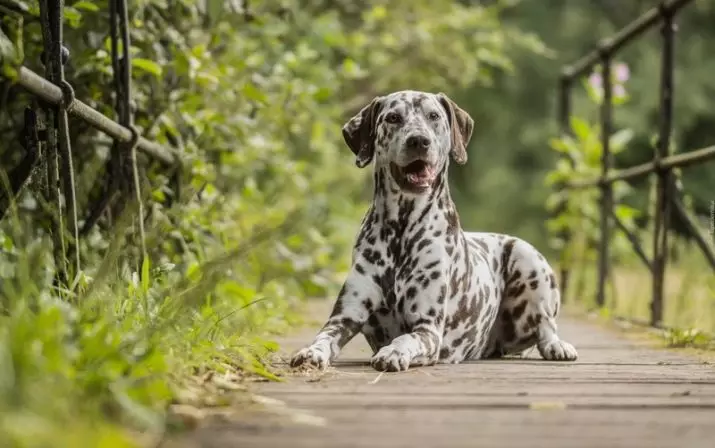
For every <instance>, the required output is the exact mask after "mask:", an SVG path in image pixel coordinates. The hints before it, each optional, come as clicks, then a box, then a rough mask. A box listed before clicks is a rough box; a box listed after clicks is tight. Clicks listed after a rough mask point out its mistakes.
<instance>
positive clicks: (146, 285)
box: [142, 256, 151, 294]
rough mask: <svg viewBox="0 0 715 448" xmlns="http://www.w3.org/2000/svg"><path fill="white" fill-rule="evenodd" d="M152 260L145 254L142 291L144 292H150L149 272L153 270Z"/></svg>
mask: <svg viewBox="0 0 715 448" xmlns="http://www.w3.org/2000/svg"><path fill="white" fill-rule="evenodd" d="M150 265H151V262H150V261H149V257H148V256H145V257H144V261H142V291H143V292H144V294H146V293H148V292H149V285H150V283H149V279H150V277H149V272H150V271H151V266H150Z"/></svg>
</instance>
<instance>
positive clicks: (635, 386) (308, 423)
mask: <svg viewBox="0 0 715 448" xmlns="http://www.w3.org/2000/svg"><path fill="white" fill-rule="evenodd" d="M330 305H331V304H330V303H328V302H325V303H320V304H318V305H316V306H315V307H313V308H312V309H311V316H310V317H311V318H312V319H315V320H316V321H319V322H322V320H323V319H324V318H325V317H326V316H327V315H328V312H329V309H330ZM316 328H317V326H316V327H311V328H306V329H303V330H301V331H300V332H296V333H295V334H292V335H290V336H289V337H287V338H285V339H284V340H282V341H280V342H281V343H282V351H281V356H282V357H283V359H285V360H287V359H288V357H289V355H290V353H292V352H293V350H295V349H297V348H299V347H302V346H303V345H304V344H307V343H308V342H310V341H311V340H312V338H313V336H314V335H315V331H316ZM560 333H561V334H562V336H563V338H564V339H566V340H568V341H569V342H571V343H573V344H574V345H575V346H576V348H577V349H578V351H579V360H578V361H577V362H575V363H558V362H546V361H543V360H541V359H540V357H539V354H538V352H536V350H533V351H532V352H531V353H526V354H525V356H526V358H524V359H514V358H512V359H506V360H498V361H478V362H468V363H464V364H460V365H437V366H433V367H422V368H415V369H411V370H409V371H407V372H403V373H384V374H380V373H379V372H376V371H375V370H373V369H372V368H371V367H370V366H369V363H368V360H369V358H370V352H369V350H368V348H367V344H366V343H365V342H364V340H363V338H362V337H361V336H358V337H356V338H355V339H354V340H353V341H352V342H351V343H350V344H348V346H347V347H345V350H344V351H343V353H342V355H341V357H340V359H339V360H338V362H337V363H336V364H335V366H334V368H331V369H330V370H329V371H327V372H326V373H324V374H322V375H306V374H287V375H286V376H285V377H284V379H285V381H284V382H282V383H259V384H256V385H255V387H253V391H254V392H255V393H256V394H259V395H260V396H259V397H258V398H256V399H255V400H254V401H256V402H258V403H261V406H259V407H258V408H257V409H256V410H255V411H254V412H250V413H245V414H243V415H239V416H237V417H236V418H233V419H231V421H225V422H223V423H217V422H213V423H211V422H209V423H207V424H206V425H205V426H203V427H200V428H199V429H198V430H196V431H195V432H194V433H192V434H190V435H188V436H184V437H181V440H180V441H177V442H174V443H168V444H166V445H165V446H168V447H172V448H175V447H176V448H178V447H182V448H184V447H186V448H189V447H191V448H198V447H201V448H219V447H242V448H250V447H275V448H281V447H311V448H317V447H369V448H377V447H390V448H396V447H410V448H414V447H492V446H494V447H500V448H504V447H512V446H513V447H520V448H524V447H550V448H555V447H565V448H566V447H567V448H576V447H604V448H610V447H624V448H626V447H628V448H634V447H648V448H659V447H677V448H696V447H703V448H705V447H708V448H710V447H714V446H715V366H713V365H711V364H707V363H704V362H702V361H699V360H697V359H695V358H691V357H688V356H685V355H681V354H676V353H673V352H671V351H666V350H657V349H649V348H646V347H643V346H640V345H636V344H634V343H633V342H629V341H627V340H626V339H623V338H621V337H620V336H619V335H617V334H615V333H614V332H610V331H607V330H604V329H603V328H601V327H600V326H598V325H595V324H593V323H589V322H586V321H585V320H580V319H576V318H566V317H565V318H562V319H561V321H560ZM260 409H262V410H260Z"/></svg>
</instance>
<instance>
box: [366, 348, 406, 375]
mask: <svg viewBox="0 0 715 448" xmlns="http://www.w3.org/2000/svg"><path fill="white" fill-rule="evenodd" d="M370 364H371V365H372V367H373V368H374V369H375V370H378V371H380V372H401V371H404V370H407V369H408V368H409V367H410V356H409V355H408V354H407V353H404V352H403V351H401V350H399V349H396V348H394V347H391V346H389V345H388V346H387V347H383V348H382V349H380V351H378V352H377V353H375V356H373V357H372V360H371V361H370Z"/></svg>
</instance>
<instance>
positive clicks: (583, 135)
mask: <svg viewBox="0 0 715 448" xmlns="http://www.w3.org/2000/svg"><path fill="white" fill-rule="evenodd" d="M571 130H573V132H574V134H576V137H578V139H579V140H581V141H582V142H585V141H586V140H588V139H589V138H590V137H591V133H592V130H591V127H590V126H589V125H588V123H587V122H586V120H584V119H582V118H579V117H576V116H572V117H571Z"/></svg>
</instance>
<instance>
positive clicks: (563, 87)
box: [555, 69, 573, 302]
mask: <svg viewBox="0 0 715 448" xmlns="http://www.w3.org/2000/svg"><path fill="white" fill-rule="evenodd" d="M571 83H572V81H571V74H570V72H569V71H568V69H567V70H564V73H563V74H562V76H561V79H560V81H559V103H558V111H557V112H558V120H559V128H560V132H561V135H568V134H570V131H571V126H570V122H569V120H570V118H571ZM563 157H566V158H567V159H568V160H569V162H570V163H572V162H573V161H572V160H571V157H570V156H569V155H568V154H566V155H564V156H563ZM555 188H556V189H557V191H560V192H562V194H563V198H562V200H561V203H560V204H559V206H558V207H557V210H556V212H555V214H556V215H557V216H558V215H559V214H560V213H561V212H563V210H564V209H566V208H567V207H568V196H567V195H568V189H567V188H566V185H564V183H563V182H559V184H558V185H555ZM559 236H560V238H561V241H562V243H563V249H562V251H561V264H560V266H559V287H560V295H561V300H562V301H564V302H565V301H566V300H567V299H566V297H567V293H568V287H569V280H570V275H571V270H570V266H569V264H570V262H571V260H569V259H568V255H569V254H568V245H569V241H570V240H571V231H570V229H568V228H566V229H563V230H562V231H561V233H560V235H559Z"/></svg>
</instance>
